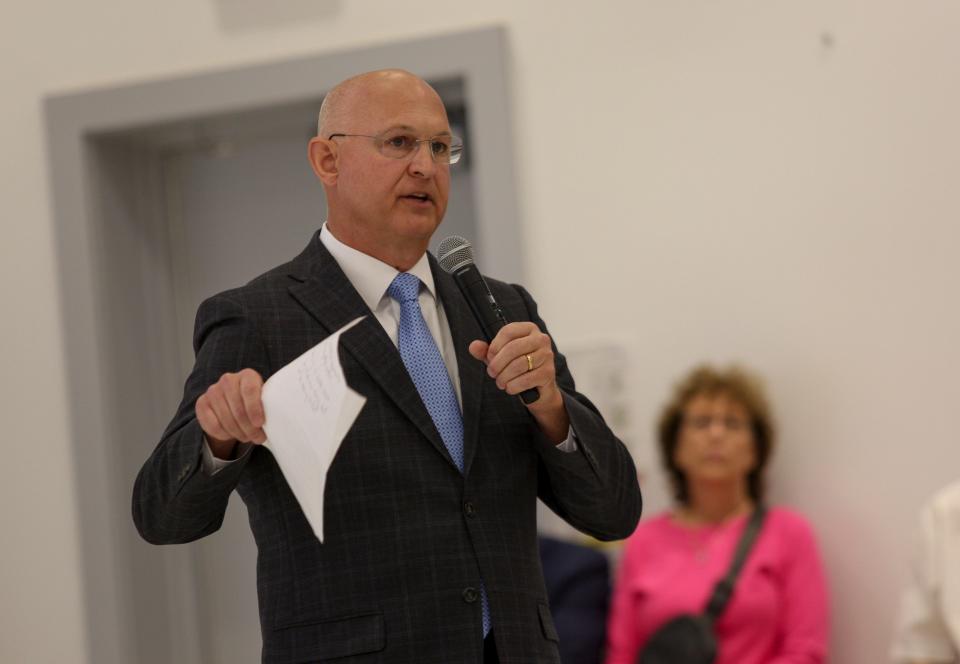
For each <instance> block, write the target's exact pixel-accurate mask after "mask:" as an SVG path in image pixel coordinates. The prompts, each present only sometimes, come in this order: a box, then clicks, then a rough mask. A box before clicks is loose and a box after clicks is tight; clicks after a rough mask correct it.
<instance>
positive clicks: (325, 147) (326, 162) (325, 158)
mask: <svg viewBox="0 0 960 664" xmlns="http://www.w3.org/2000/svg"><path fill="white" fill-rule="evenodd" d="M338 147H339V146H338V145H337V144H336V143H335V142H334V141H332V140H330V139H325V138H321V137H320V136H314V137H313V138H311V139H310V142H309V143H308V144H307V159H308V160H309V161H310V166H311V167H312V168H313V172H314V173H316V175H317V179H319V180H320V182H322V183H324V184H325V185H329V186H332V185H334V184H336V182H337V176H338V175H339V174H340V171H339V159H338V156H339V155H338V153H337V150H338Z"/></svg>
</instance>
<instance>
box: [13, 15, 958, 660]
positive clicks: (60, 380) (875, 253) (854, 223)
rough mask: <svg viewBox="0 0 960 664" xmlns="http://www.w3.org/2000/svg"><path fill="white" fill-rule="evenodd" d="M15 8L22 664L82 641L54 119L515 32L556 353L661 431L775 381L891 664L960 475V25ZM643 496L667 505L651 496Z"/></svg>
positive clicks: (871, 653)
mask: <svg viewBox="0 0 960 664" xmlns="http://www.w3.org/2000/svg"><path fill="white" fill-rule="evenodd" d="M10 5H11V3H8V5H6V6H5V8H4V10H3V15H2V16H0V43H3V44H4V54H5V57H4V58H3V59H2V60H0V86H2V90H3V95H2V96H0V108H2V113H3V115H2V118H3V122H2V123H0V145H2V146H3V148H2V154H3V156H2V159H0V167H2V171H0V181H2V182H3V183H4V193H5V195H4V196H3V197H0V219H3V240H4V241H3V242H2V243H0V293H2V299H0V302H2V311H3V312H4V314H5V315H4V316H3V325H0V348H4V349H5V350H6V351H7V353H6V355H7V356H6V358H5V364H4V368H5V372H4V373H5V380H3V381H2V383H0V385H2V387H0V404H2V409H3V410H2V412H3V422H4V425H5V426H4V430H5V431H4V432H5V434H6V435H5V439H6V444H5V446H4V447H5V455H4V457H3V459H4V473H3V477H4V479H3V481H2V482H0V492H2V493H0V515H2V518H0V523H2V524H3V532H4V537H3V540H4V544H3V545H2V547H0V597H2V598H3V599H2V600H0V601H2V605H0V606H2V608H0V661H4V662H27V661H29V662H82V661H83V656H82V655H81V654H80V653H82V652H83V649H84V638H85V637H84V632H83V629H84V626H83V617H82V615H81V613H80V611H81V609H80V606H81V603H80V599H79V598H80V593H81V592H82V588H81V583H82V581H81V579H79V578H78V564H77V561H76V557H77V554H78V541H77V530H78V528H79V524H78V523H77V522H76V514H75V511H74V507H73V495H74V489H73V486H72V483H73V475H72V471H71V458H72V456H73V455H74V454H76V453H78V452H79V453H82V450H76V449H75V448H74V445H73V441H72V440H71V438H70V432H69V430H68V419H67V413H68V407H69V404H68V403H67V399H66V394H65V390H66V387H65V385H66V383H65V377H64V373H63V368H62V356H61V350H60V349H61V344H62V340H63V338H64V335H65V334H67V332H66V331H65V330H63V329H62V325H61V321H60V318H59V315H60V314H59V303H58V297H59V295H58V287H57V263H56V256H55V255H54V252H53V246H54V245H53V240H52V238H51V229H52V223H51V218H50V204H49V201H48V183H47V179H46V178H47V170H46V169H47V159H46V155H45V152H44V151H45V142H44V134H43V131H44V128H43V125H42V118H41V115H40V111H41V99H42V97H43V96H44V95H46V94H50V93H54V92H65V91H68V90H82V89H86V88H88V87H90V86H97V85H114V84H119V83H123V82H133V81H138V80H142V79H149V78H156V77H163V76H171V75H178V74H184V73H194V72H198V71H204V70H209V69H215V68H224V67H232V66H240V65H245V64H251V63H259V62H263V61H268V60H276V59H282V58H286V57H293V56H299V55H306V54H315V53H319V52H330V51H336V50H339V49H344V48H350V47H356V46H361V45H367V44H372V43H380V42H383V41H389V40H394V39H406V38H410V37H415V36H417V35H427V34H436V33H438V32H443V31H448V30H459V29H464V28H468V27H473V26H477V25H485V24H489V23H494V22H496V23H502V24H505V25H506V26H508V28H509V31H510V37H511V39H510V41H511V47H512V53H511V60H512V62H513V67H514V68H513V72H512V75H513V104H514V113H515V121H516V125H515V126H516V130H517V135H516V146H517V150H516V153H517V161H518V167H519V168H518V173H519V177H520V182H519V191H520V192H521V199H522V201H521V204H522V211H523V216H524V219H525V227H524V230H525V233H526V234H527V245H526V246H527V247H528V251H527V261H528V265H529V268H528V269H529V271H528V273H529V275H530V278H529V284H528V285H529V286H530V287H531V288H532V290H533V291H534V293H535V294H537V296H538V299H539V300H540V303H541V306H542V309H543V310H544V312H545V315H546V317H547V319H548V320H549V321H550V322H551V325H552V328H553V332H554V335H555V336H556V337H558V338H559V339H560V341H561V343H563V341H564V340H569V341H570V342H572V343H580V342H583V341H587V340H590V339H594V338H598V337H601V338H611V339H615V340H618V341H621V342H623V343H626V344H627V345H628V346H629V348H630V352H631V366H632V368H633V372H632V373H633V382H632V386H631V390H632V393H631V402H632V404H633V405H634V416H635V418H636V421H638V422H648V421H650V419H651V418H652V417H653V414H654V413H655V412H656V409H657V408H658V407H659V405H660V403H661V402H662V400H663V398H664V397H665V394H666V391H667V388H668V385H669V384H670V383H671V382H672V381H673V380H674V378H675V377H676V376H677V375H678V374H679V373H680V372H682V371H684V370H686V369H687V368H688V367H689V366H690V365H691V364H692V363H693V362H695V361H697V360H700V359H704V358H707V359H714V360H721V361H724V360H728V359H738V360H741V361H744V362H747V363H749V364H751V365H753V366H755V367H756V368H758V369H759V370H760V371H762V372H763V373H764V374H765V375H766V376H767V377H768V379H769V383H770V388H771V391H772V394H773V396H774V399H775V403H776V405H777V406H778V410H779V413H780V420H781V423H782V433H783V436H782V445H781V449H780V450H779V453H778V455H777V458H776V461H775V464H774V468H773V485H774V494H775V497H776V498H778V499H780V500H783V501H786V502H789V503H791V504H793V505H795V506H797V507H799V508H800V509H802V510H803V511H804V512H806V513H807V514H808V515H809V516H810V518H811V520H812V521H813V522H814V525H815V526H816V528H817V530H818V531H819V533H820V536H821V540H822V543H823V549H824V553H825V556H826V559H827V562H828V566H829V572H830V577H831V581H832V584H833V588H834V609H835V618H834V621H833V624H834V631H835V638H834V640H835V646H836V647H835V650H834V658H833V660H832V661H834V662H837V663H840V664H860V663H861V662H878V661H883V659H884V653H885V651H886V644H887V641H888V630H889V625H890V623H891V620H892V611H893V606H894V603H895V600H896V594H897V588H898V586H899V584H900V582H901V580H902V578H903V576H904V565H905V556H906V552H907V545H906V542H905V540H904V538H905V536H906V535H907V534H908V533H909V530H910V527H911V524H912V519H913V516H914V513H915V511H916V509H917V507H918V505H919V503H920V501H921V499H922V498H923V496H925V495H926V494H928V493H929V492H930V491H932V490H933V489H934V488H935V487H936V486H938V485H940V484H942V483H945V482H946V481H948V480H949V479H950V478H952V477H954V476H955V475H957V474H958V472H957V468H958V462H960V445H957V441H956V438H957V432H956V429H955V427H953V426H952V425H953V424H954V420H955V419H956V417H955V415H954V412H955V410H956V408H955V401H956V398H957V395H958V390H957V387H956V380H955V377H956V376H957V375H958V374H960V351H958V350H957V348H956V346H955V340H956V339H958V338H960V309H958V307H957V306H956V297H955V294H956V290H957V289H956V285H957V284H958V282H960V264H958V261H956V260H951V259H952V258H953V253H954V250H955V247H957V246H958V245H960V230H958V224H957V223H956V220H957V218H958V216H960V199H958V198H957V197H956V196H952V195H951V192H952V191H953V190H954V189H955V183H954V182H952V181H953V180H955V179H956V178H957V174H958V173H960V131H958V129H957V123H956V118H957V117H960V77H958V76H957V72H956V63H957V62H960V40H957V39H956V27H957V26H958V24H960V4H957V3H954V2H948V1H946V0H939V1H938V0H916V1H914V2H909V3H906V2H900V1H893V0H873V1H871V2H865V1H861V2H857V1H855V0H834V1H833V2H826V1H823V0H820V1H808V2H792V3H785V2H779V3H774V2H762V3H761V2H752V3H747V2H742V1H741V2H676V1H671V2H660V3H650V2H593V3H589V4H584V3H581V2H577V3H574V2H559V1H557V0H553V1H551V2H547V1H545V0H544V1H539V2H534V1H533V0H528V1H525V2H514V1H494V0H489V1H487V2H484V3H462V4H455V3H450V2H440V1H438V0H409V1H408V2H404V3H396V2H384V1H376V2H375V1H373V0H369V1H362V0H351V1H350V2H346V1H343V0H341V1H336V0H327V1H325V2H322V3H320V2H307V1H306V0H287V1H286V2H274V3H259V2H256V1H255V0H207V1H206V2H197V1H196V0H170V1H169V2H165V3H155V2H154V3H145V2H144V3H139V2H121V1H120V0H95V1H94V2H86V3H59V5H60V6H58V7H57V9H56V11H53V10H52V9H50V8H49V7H48V6H47V5H46V4H44V3H26V2H19V3H17V4H16V6H15V7H14V8H11V6H10ZM950 185H954V186H953V187H951V186H950ZM571 267H573V268H574V269H571ZM638 429H639V431H641V432H643V433H644V435H642V436H639V437H638V440H636V441H635V443H636V444H637V445H638V446H640V448H641V453H640V457H641V461H642V462H643V463H645V464H647V465H648V466H651V465H652V464H653V463H654V462H653V461H652V460H653V457H652V456H651V455H650V454H649V439H650V437H649V436H647V435H645V434H646V431H647V430H648V429H647V428H646V427H639V428H638ZM158 433H159V432H145V434H144V435H147V436H155V435H157V434H158ZM648 496H649V497H650V500H649V504H650V505H651V506H653V507H656V506H663V505H664V504H665V501H664V498H663V493H662V487H661V485H660V483H659V481H658V479H657V478H656V477H653V478H651V479H650V483H649V484H648Z"/></svg>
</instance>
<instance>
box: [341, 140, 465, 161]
mask: <svg viewBox="0 0 960 664" xmlns="http://www.w3.org/2000/svg"><path fill="white" fill-rule="evenodd" d="M338 136H343V137H346V138H369V139H372V140H373V144H374V146H376V148H377V150H378V151H379V152H380V154H382V155H383V156H384V157H389V158H390V159H406V158H408V157H410V156H411V155H413V154H414V153H415V152H416V151H417V149H418V148H419V147H420V144H421V143H426V144H427V147H428V148H430V156H431V157H433V160H434V161H435V162H437V163H438V164H455V163H457V162H458V161H460V155H462V154H463V141H462V140H460V139H459V138H457V137H456V136H434V137H433V138H416V137H415V136H410V135H408V134H397V133H388V134H380V135H379V136H369V135H367V134H330V136H328V138H337V137H338Z"/></svg>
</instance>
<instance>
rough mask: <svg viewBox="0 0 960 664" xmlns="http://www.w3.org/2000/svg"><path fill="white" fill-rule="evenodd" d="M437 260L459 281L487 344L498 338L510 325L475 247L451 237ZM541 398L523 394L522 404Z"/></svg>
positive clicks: (533, 391) (534, 390) (534, 391)
mask: <svg viewBox="0 0 960 664" xmlns="http://www.w3.org/2000/svg"><path fill="white" fill-rule="evenodd" d="M437 260H438V261H439V262H440V267H442V268H443V271H444V272H447V273H449V274H450V275H451V276H452V277H453V280H454V281H456V282H457V286H458V287H459V288H460V292H461V293H463V297H464V299H466V301H467V304H469V305H470V310H471V311H472V312H473V316H474V318H476V319H477V323H479V324H480V329H481V330H483V334H484V336H485V337H486V341H487V343H489V342H490V341H492V340H493V338H494V337H495V336H497V332H499V331H500V328H501V327H503V326H504V325H506V324H507V323H509V322H510V321H508V320H507V317H506V316H505V315H504V313H503V309H501V308H500V305H499V304H497V301H496V300H495V299H494V297H493V294H492V293H491V292H490V288H489V287H488V286H487V282H486V281H484V280H483V275H482V274H480V270H478V269H477V266H476V264H475V263H474V262H473V247H472V246H471V245H470V242H468V241H467V240H465V239H464V238H462V237H460V236H459V235H451V236H450V237H448V238H447V239H445V240H443V241H442V242H441V243H440V246H439V247H438V249H437ZM539 398H540V392H539V391H538V390H537V388H535V387H531V388H530V389H529V390H524V391H523V392H521V393H520V399H521V400H522V401H523V403H527V404H530V403H533V402H534V401H536V400H537V399H539Z"/></svg>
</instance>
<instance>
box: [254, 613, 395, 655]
mask: <svg viewBox="0 0 960 664" xmlns="http://www.w3.org/2000/svg"><path fill="white" fill-rule="evenodd" d="M273 637H274V639H276V640H277V641H281V642H283V644H284V648H285V649H286V650H287V651H288V652H291V653H294V654H295V660H294V661H296V662H315V661H317V660H318V659H332V658H335V657H347V656H349V655H362V654H363V653H371V652H378V651H380V650H383V649H384V647H386V642H387V637H386V631H385V629H384V625H383V614H382V613H379V612H375V613H373V612H372V613H362V614H354V615H349V616H340V617H336V618H331V619H329V620H317V621H311V620H303V621H299V622H294V623H291V624H287V625H279V626H277V627H275V628H274V630H273Z"/></svg>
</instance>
